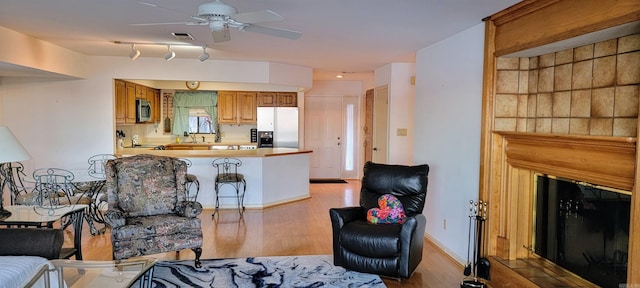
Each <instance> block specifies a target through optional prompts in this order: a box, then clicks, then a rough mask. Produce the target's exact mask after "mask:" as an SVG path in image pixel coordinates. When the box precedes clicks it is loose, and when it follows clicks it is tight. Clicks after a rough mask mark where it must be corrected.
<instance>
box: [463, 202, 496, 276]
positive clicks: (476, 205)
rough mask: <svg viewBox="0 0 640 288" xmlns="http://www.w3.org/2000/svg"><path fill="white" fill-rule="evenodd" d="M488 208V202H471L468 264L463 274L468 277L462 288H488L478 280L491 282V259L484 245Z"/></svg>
mask: <svg viewBox="0 0 640 288" xmlns="http://www.w3.org/2000/svg"><path fill="white" fill-rule="evenodd" d="M487 206H488V203H487V202H486V201H484V202H483V201H482V200H479V201H477V202H474V201H473V200H470V201H469V236H468V242H467V264H466V266H465V267H464V272H463V273H464V276H467V277H466V278H465V279H464V280H462V283H460V288H486V287H487V284H485V283H483V282H482V281H480V280H478V278H483V279H486V280H490V279H489V278H490V277H489V268H490V263H489V259H487V258H485V256H486V255H485V251H484V250H485V249H484V245H483V243H482V240H483V238H484V237H483V235H484V223H485V221H486V220H487ZM472 231H473V232H472ZM471 246H473V253H471ZM472 258H473V259H472ZM472 274H473V275H472ZM469 276H471V277H469Z"/></svg>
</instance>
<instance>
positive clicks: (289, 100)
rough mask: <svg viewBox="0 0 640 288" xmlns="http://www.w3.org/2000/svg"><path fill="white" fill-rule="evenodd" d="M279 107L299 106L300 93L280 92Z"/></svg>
mask: <svg viewBox="0 0 640 288" xmlns="http://www.w3.org/2000/svg"><path fill="white" fill-rule="evenodd" d="M277 94H278V105H277V106H278V107H298V93H296V92H278V93H277Z"/></svg>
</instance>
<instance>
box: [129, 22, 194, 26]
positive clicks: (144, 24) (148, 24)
mask: <svg viewBox="0 0 640 288" xmlns="http://www.w3.org/2000/svg"><path fill="white" fill-rule="evenodd" d="M206 24H207V23H200V22H163V23H137V24H129V25H131V26H155V25H206Z"/></svg>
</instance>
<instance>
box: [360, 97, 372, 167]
mask: <svg viewBox="0 0 640 288" xmlns="http://www.w3.org/2000/svg"><path fill="white" fill-rule="evenodd" d="M363 113H364V125H363V126H362V132H363V133H364V141H363V143H362V149H363V155H364V158H363V159H362V160H363V161H362V164H364V163H366V162H367V161H373V89H369V90H367V92H366V93H365V95H364V111H363Z"/></svg>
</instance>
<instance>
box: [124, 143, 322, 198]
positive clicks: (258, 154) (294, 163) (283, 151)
mask: <svg viewBox="0 0 640 288" xmlns="http://www.w3.org/2000/svg"><path fill="white" fill-rule="evenodd" d="M311 153H312V151H311V150H300V149H292V148H260V149H251V150H154V148H140V147H138V148H122V149H118V150H116V156H118V157H126V156H132V155H137V154H151V155H160V156H170V157H177V158H188V159H189V160H191V162H192V166H191V167H189V173H190V174H194V175H196V176H197V177H198V180H199V181H200V193H199V194H198V199H197V200H198V201H199V202H200V203H202V206H203V207H205V208H213V207H214V206H215V192H214V178H215V175H216V173H217V172H216V170H215V168H214V167H213V166H212V165H211V162H213V160H214V159H217V158H224V157H234V158H238V159H240V160H241V161H242V166H241V167H240V168H239V169H238V172H239V173H242V174H244V177H245V179H246V181H247V191H246V194H245V198H244V204H245V206H246V208H247V209H252V208H254V209H261V208H266V207H269V206H274V205H279V204H282V203H287V202H292V201H297V200H302V199H306V198H309V197H310V195H309V156H310V154H311ZM220 195H224V196H226V195H235V190H234V188H233V187H231V186H230V185H224V186H222V187H221V190H220ZM220 201H221V203H220V207H221V208H236V207H237V206H236V205H237V202H236V200H235V199H233V198H221V199H220Z"/></svg>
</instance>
